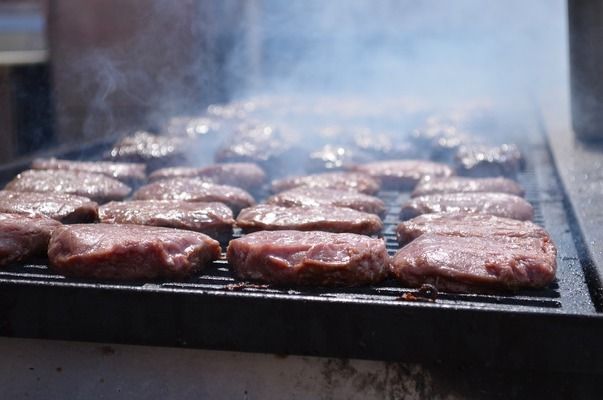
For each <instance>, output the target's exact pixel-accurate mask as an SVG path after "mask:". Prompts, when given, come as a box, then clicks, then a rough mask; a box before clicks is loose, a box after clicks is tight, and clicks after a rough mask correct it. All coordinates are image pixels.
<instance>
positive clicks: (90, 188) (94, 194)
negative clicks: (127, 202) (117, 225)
mask: <svg viewBox="0 0 603 400" xmlns="http://www.w3.org/2000/svg"><path fill="white" fill-rule="evenodd" d="M4 189H6V190H12V191H17V192H41V193H46V192H50V193H65V194H74V195H77V196H83V197H87V198H89V199H91V200H94V201H96V202H98V203H105V202H107V201H112V200H123V199H124V198H125V197H126V196H128V195H129V194H130V191H131V189H130V187H129V186H128V185H126V184H124V183H122V182H120V181H118V180H117V179H113V178H109V177H108V176H105V175H101V174H93V173H90V172H80V171H62V170H61V171H59V170H34V169H30V170H27V171H24V172H21V173H20V174H19V175H17V176H16V177H15V178H14V179H13V180H12V181H10V182H9V183H8V184H7V185H6V186H5V187H4Z"/></svg>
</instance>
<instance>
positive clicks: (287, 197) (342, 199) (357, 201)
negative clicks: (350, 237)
mask: <svg viewBox="0 0 603 400" xmlns="http://www.w3.org/2000/svg"><path fill="white" fill-rule="evenodd" d="M266 203H268V204H276V205H279V206H284V207H293V206H298V207H320V206H325V205H328V206H336V207H345V208H352V209H354V210H358V211H364V212H367V213H371V214H377V215H380V216H384V215H385V203H384V202H383V200H381V199H380V198H378V197H374V196H369V195H367V194H363V193H358V192H354V191H347V190H337V189H323V188H311V187H304V186H301V187H297V188H293V189H291V190H286V191H284V192H281V193H278V194H275V195H274V196H271V197H269V198H268V199H266Z"/></svg>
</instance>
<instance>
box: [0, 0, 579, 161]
mask: <svg viewBox="0 0 603 400" xmlns="http://www.w3.org/2000/svg"><path fill="white" fill-rule="evenodd" d="M566 19H567V18H566V2H565V1H563V0H534V1H529V2H525V1H518V0H509V1H496V0H486V1H478V0H457V1H454V2H451V1H444V0H427V1H421V2H417V1H409V0H400V1H395V0H377V1H367V0H349V1H348V0H335V1H328V2H325V1H318V0H308V1H301V0H293V1H280V0H249V1H242V0H240V1H239V0H222V1H211V0H181V1H177V2H174V1H169V0H119V1H118V0H87V1H77V0H25V1H17V0H0V157H2V159H3V161H7V160H9V159H13V158H16V157H19V156H22V155H25V154H28V153H30V152H33V151H37V150H39V149H44V148H48V147H49V146H52V145H58V144H64V143H81V142H82V141H89V140H93V139H97V138H99V137H104V136H111V135H115V133H116V132H122V131H128V130H131V129H137V128H141V127H142V128H149V127H153V126H160V125H161V124H162V123H163V122H164V121H165V120H167V119H169V118H170V117H173V116H175V115H201V114H203V112H204V110H205V108H206V107H207V106H208V105H209V104H212V103H222V102H227V101H232V100H238V99H245V98H253V97H254V96H259V95H265V94H274V93H278V94H283V93H285V94H291V93H295V94H296V95H300V94H302V95H308V96H314V95H333V94H336V95H338V96H340V95H342V96H345V95H353V96H362V97H363V98H365V99H380V98H384V97H392V96H393V97H402V96H403V97H405V98H410V99H414V100H416V101H417V103H420V104H429V105H430V106H431V105H433V106H434V107H452V106H455V105H458V104H460V103H462V102H467V101H473V102H475V101H478V102H484V103H488V104H492V103H496V104H497V105H498V107H499V109H500V110H505V111H507V112H510V113H511V114H510V115H517V116H519V115H520V114H521V112H522V111H525V110H526V109H529V108H530V107H533V106H534V104H535V103H538V102H551V101H553V102H555V104H557V105H561V106H560V108H561V109H563V110H565V109H566V108H567V107H566V106H565V105H566V104H567V91H568V89H567V86H568V85H567V81H568V78H567V75H568V73H567V32H566V31H567V28H566V25H567V22H566ZM414 100H413V101H414Z"/></svg>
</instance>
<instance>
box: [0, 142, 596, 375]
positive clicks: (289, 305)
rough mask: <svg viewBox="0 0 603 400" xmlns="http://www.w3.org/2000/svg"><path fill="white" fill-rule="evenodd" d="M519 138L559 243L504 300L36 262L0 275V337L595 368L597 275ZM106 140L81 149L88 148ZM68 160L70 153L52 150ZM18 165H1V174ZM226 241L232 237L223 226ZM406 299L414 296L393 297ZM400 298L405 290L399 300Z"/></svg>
mask: <svg viewBox="0 0 603 400" xmlns="http://www.w3.org/2000/svg"><path fill="white" fill-rule="evenodd" d="M534 139H536V142H534V143H530V144H529V145H527V146H525V145H524V151H525V153H526V155H527V157H528V168H527V171H526V172H524V173H522V174H521V175H520V176H519V181H520V183H521V184H522V185H523V187H524V188H525V189H526V198H527V200H529V201H530V202H531V203H532V204H533V205H534V208H535V219H534V220H535V222H536V223H538V224H540V225H543V226H544V227H545V228H546V229H547V230H548V231H549V232H550V234H551V236H552V237H553V240H554V241H555V243H556V245H557V247H558V272H557V280H556V282H554V283H553V284H552V285H551V286H550V287H548V288H546V289H543V290H538V291H534V290H531V291H524V292H518V293H513V294H500V295H485V294H448V293H440V294H439V295H438V297H437V299H436V300H435V301H434V302H430V301H426V300H421V299H420V295H419V294H418V293H417V291H416V290H415V289H409V288H403V287H401V286H400V285H399V284H398V283H397V282H395V281H386V282H384V283H382V284H380V285H376V286H371V287H364V288H335V289H329V288H320V289H317V288H292V289H281V288H274V287H264V286H261V285H246V284H239V283H240V282H238V281H236V280H234V279H233V278H232V277H231V276H230V273H229V271H228V265H227V262H226V261H225V260H219V261H216V262H215V263H214V265H213V266H212V267H210V268H208V269H207V270H206V271H204V272H205V273H204V274H203V275H200V276H195V277H194V278H192V279H189V280H186V281H178V282H175V281H161V282H154V283H144V282H129V283H101V282H96V281H87V280H75V279H70V278H65V277H62V276H59V275H56V274H54V273H52V272H50V271H49V269H48V267H47V266H46V265H25V266H17V265H15V266H12V267H9V268H7V269H4V270H2V271H0V334H2V335H4V336H17V337H34V338H49V339H65V340H83V341H102V342H115V343H129V344H145V345H164V346H185V347H200V348H211V349H225V350H240V351H256V352H272V353H277V354H306V355H320V356H336V357H353V358H368V359H383V360H395V361H417V362H425V363H440V362H447V363H450V362H454V363H461V364H472V365H475V364H478V365H482V366H488V367H512V368H517V367H521V368H526V367H528V368H530V367H532V368H542V367H543V366H544V367H546V368H551V369H559V370H572V371H590V372H593V371H602V370H603V351H602V350H603V348H602V346H601V345H600V344H599V343H600V340H599V338H600V337H601V335H602V334H603V320H602V319H601V315H600V314H598V312H597V311H598V310H601V305H600V304H596V302H595V301H594V300H593V298H595V297H594V296H591V295H590V293H596V292H597V291H598V290H600V284H599V280H598V278H597V276H596V274H595V273H594V272H593V271H592V269H591V267H590V265H589V263H588V260H584V259H581V258H580V257H579V256H578V252H577V251H576V247H577V245H578V247H579V246H580V242H581V238H580V237H579V236H578V234H577V232H575V230H574V229H573V224H572V218H571V212H568V208H567V204H566V202H565V198H564V194H563V191H562V189H561V187H560V184H559V180H558V177H557V175H556V171H555V169H554V165H553V163H552V160H551V157H550V152H549V149H548V147H547V145H546V142H545V141H544V139H543V138H542V137H540V136H539V137H537V138H534ZM104 145H106V144H103V143H101V144H97V145H94V146H91V147H90V148H89V149H88V150H87V152H86V154H85V155H84V156H86V155H87V156H90V157H85V158H92V157H93V156H94V155H95V154H100V151H99V149H100V148H102V147H103V146H104ZM62 156H68V157H69V156H70V157H76V156H81V154H75V153H69V152H67V153H64V154H62ZM25 167H26V164H24V163H22V164H15V165H10V166H6V167H5V168H4V169H3V170H2V171H0V178H1V179H3V180H8V179H10V178H11V177H12V176H13V175H14V174H15V173H16V172H18V171H19V170H20V169H24V168H25ZM380 197H381V198H382V199H384V200H385V201H386V203H387V204H388V205H389V212H388V214H387V216H386V218H385V228H384V231H383V236H384V237H385V239H386V242H387V248H388V251H389V252H390V254H392V255H393V254H394V253H395V251H396V250H397V249H398V244H397V242H396V238H395V228H396V225H397V223H398V221H399V219H398V213H399V210H400V205H401V204H402V203H403V202H404V201H405V199H406V198H407V197H408V194H407V193H397V192H382V193H380ZM235 236H236V233H235ZM406 293H410V294H415V295H417V296H419V299H418V301H409V300H403V295H405V294H406ZM404 298H408V297H407V296H404Z"/></svg>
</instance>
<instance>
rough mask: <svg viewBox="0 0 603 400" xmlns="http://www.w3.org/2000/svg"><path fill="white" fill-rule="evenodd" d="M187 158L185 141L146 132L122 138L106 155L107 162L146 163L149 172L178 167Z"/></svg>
mask: <svg viewBox="0 0 603 400" xmlns="http://www.w3.org/2000/svg"><path fill="white" fill-rule="evenodd" d="M186 158H187V157H186V151H185V141H184V140H183V139H181V138H176V137H166V136H158V135H154V134H152V133H149V132H145V131H138V132H135V133H134V134H132V135H129V136H126V137H124V138H122V139H121V140H120V141H118V142H117V143H116V144H115V145H114V146H113V148H112V149H111V150H110V151H109V152H107V153H106V154H105V159H106V160H110V161H120V162H134V163H144V164H146V165H147V167H148V168H149V170H155V169H158V168H163V167H167V166H171V165H176V164H179V163H182V162H183V160H186Z"/></svg>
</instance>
